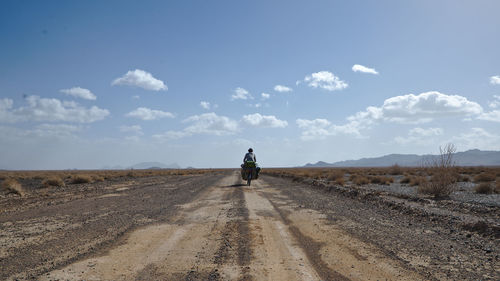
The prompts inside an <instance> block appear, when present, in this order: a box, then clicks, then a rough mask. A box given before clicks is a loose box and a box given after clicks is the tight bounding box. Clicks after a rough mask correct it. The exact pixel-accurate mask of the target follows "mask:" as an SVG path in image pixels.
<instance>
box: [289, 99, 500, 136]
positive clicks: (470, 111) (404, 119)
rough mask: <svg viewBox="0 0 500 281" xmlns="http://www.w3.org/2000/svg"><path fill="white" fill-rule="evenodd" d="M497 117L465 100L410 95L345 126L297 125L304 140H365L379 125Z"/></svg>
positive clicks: (368, 111)
mask: <svg viewBox="0 0 500 281" xmlns="http://www.w3.org/2000/svg"><path fill="white" fill-rule="evenodd" d="M496 114H498V113H495V112H492V113H491V114H490V115H487V114H483V109H482V107H481V106H480V105H479V104H477V103H476V102H472V101H469V100H468V99H467V98H465V97H462V96H458V95H446V94H442V93H439V92H426V93H421V94H419V95H413V94H409V95H403V96H396V97H392V98H389V99H386V100H385V101H384V103H383V105H382V106H380V107H375V106H369V107H367V108H366V110H365V111H360V112H357V113H356V114H354V115H352V116H349V117H347V121H348V122H347V123H346V124H344V125H331V124H326V123H325V122H324V121H327V120H325V119H316V120H323V121H321V122H319V123H318V122H316V123H311V124H310V126H311V127H310V128H308V126H307V124H309V123H304V122H303V121H301V122H297V125H299V128H301V129H303V132H302V138H303V139H313V138H318V137H321V138H324V137H325V136H330V135H336V134H351V135H354V136H356V137H363V136H362V134H361V131H362V130H364V129H367V128H370V127H372V126H373V125H374V124H376V123H380V122H394V123H406V124H418V123H425V122H430V121H432V120H434V119H437V118H445V117H460V118H467V117H478V118H481V119H483V120H490V121H494V120H495V118H498V116H497V115H496ZM299 120H302V119H299ZM306 121H309V120H306ZM313 121H314V120H313ZM319 125H321V126H319Z"/></svg>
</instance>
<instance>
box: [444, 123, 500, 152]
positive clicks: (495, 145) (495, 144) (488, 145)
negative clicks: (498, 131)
mask: <svg viewBox="0 0 500 281" xmlns="http://www.w3.org/2000/svg"><path fill="white" fill-rule="evenodd" d="M451 143H454V144H455V145H456V146H457V147H459V148H460V149H461V150H467V149H483V150H500V135H495V134H492V133H490V132H488V131H486V130H485V129H483V128H471V129H470V131H469V132H466V133H462V134H460V135H459V136H456V137H453V138H452V139H451Z"/></svg>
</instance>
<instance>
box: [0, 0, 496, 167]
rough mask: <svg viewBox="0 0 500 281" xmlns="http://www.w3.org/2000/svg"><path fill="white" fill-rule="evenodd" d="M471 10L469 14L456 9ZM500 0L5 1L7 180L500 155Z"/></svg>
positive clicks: (2, 65) (0, 22)
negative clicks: (249, 159)
mask: <svg viewBox="0 0 500 281" xmlns="http://www.w3.org/2000/svg"><path fill="white" fill-rule="evenodd" d="M458 3H459V4H458ZM499 10H500V2H499V1H483V0H481V1H458V2H457V1H421V0H419V1H176V2H174V1H2V2H1V4H0V38H1V44H0V155H1V157H0V168H5V169H65V168H101V167H103V166H113V165H122V166H128V165H132V164H135V163H138V162H144V161H160V162H164V163H178V164H179V165H181V166H184V167H186V166H194V167H238V165H239V163H240V162H241V159H242V157H243V154H244V153H245V152H246V150H247V149H248V147H253V148H254V149H255V152H256V154H257V157H258V160H259V162H260V164H261V165H262V166H264V167H266V166H268V167H269V166H294V165H303V164H305V163H307V162H316V161H319V160H322V161H327V162H334V161H339V160H346V159H356V158H361V157H371V156H380V155H384V154H389V153H417V154H424V153H436V152H437V151H439V146H440V145H444V144H446V143H449V142H452V143H454V144H455V145H456V146H457V148H458V150H459V151H464V150H467V149H472V148H478V149H483V150H500V54H499V51H498V50H500V32H499V31H498V30H499V26H500V17H498V11H499Z"/></svg>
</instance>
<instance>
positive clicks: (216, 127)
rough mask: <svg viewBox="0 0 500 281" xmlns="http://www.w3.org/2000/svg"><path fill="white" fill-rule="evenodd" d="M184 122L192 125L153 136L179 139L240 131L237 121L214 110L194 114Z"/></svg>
mask: <svg viewBox="0 0 500 281" xmlns="http://www.w3.org/2000/svg"><path fill="white" fill-rule="evenodd" d="M182 122H183V123H187V124H190V125H189V126H187V127H186V128H184V129H183V130H181V131H168V132H166V133H164V134H158V135H153V137H154V138H155V139H159V140H164V139H179V138H183V137H189V136H192V135H198V134H206V135H216V136H223V135H232V134H235V133H237V132H238V131H239V126H238V122H237V121H235V120H233V119H231V118H229V117H226V116H219V115H217V114H215V113H214V112H211V113H204V114H200V115H193V116H191V117H189V118H187V119H185V120H184V121H182Z"/></svg>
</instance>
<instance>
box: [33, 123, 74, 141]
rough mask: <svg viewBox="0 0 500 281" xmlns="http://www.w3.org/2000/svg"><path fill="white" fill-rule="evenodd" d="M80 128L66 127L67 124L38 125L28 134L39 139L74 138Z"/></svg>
mask: <svg viewBox="0 0 500 281" xmlns="http://www.w3.org/2000/svg"><path fill="white" fill-rule="evenodd" d="M81 130H82V128H81V127H80V126H74V125H68V124H40V125H38V126H36V127H35V129H34V130H31V131H30V133H32V134H35V135H36V136H39V137H57V138H66V137H74V133H76V132H80V131H81Z"/></svg>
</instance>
